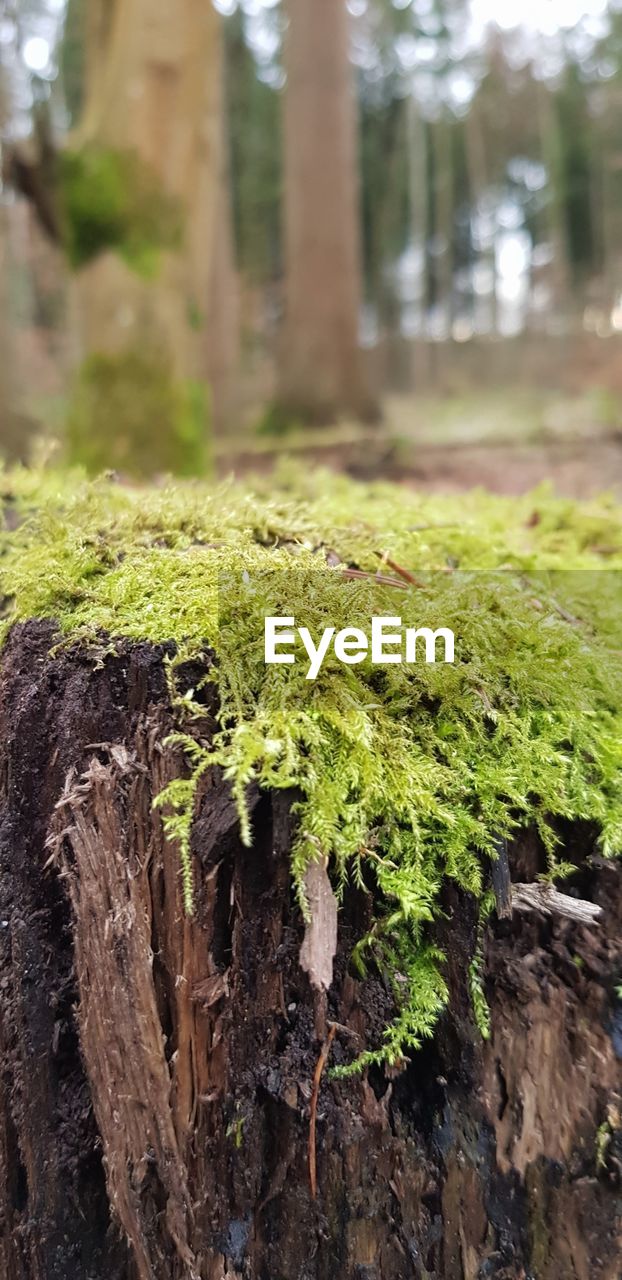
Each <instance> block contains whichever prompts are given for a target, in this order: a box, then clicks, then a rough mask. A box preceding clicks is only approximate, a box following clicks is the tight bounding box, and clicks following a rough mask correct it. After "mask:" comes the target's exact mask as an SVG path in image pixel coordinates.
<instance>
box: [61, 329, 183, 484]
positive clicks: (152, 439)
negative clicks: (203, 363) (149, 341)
mask: <svg viewBox="0 0 622 1280" xmlns="http://www.w3.org/2000/svg"><path fill="white" fill-rule="evenodd" d="M206 441H207V403H206V392H205V389H204V388H203V387H202V386H201V384H199V383H194V382H186V383H182V382H180V381H179V380H176V379H175V378H174V377H173V376H172V374H171V372H170V369H169V367H168V366H167V362H166V360H165V359H163V358H159V357H158V356H157V354H154V353H151V352H148V351H145V352H143V351H139V350H130V351H127V352H125V353H124V354H122V355H103V354H101V355H91V356H89V357H88V358H87V359H86V360H85V361H84V363H83V365H82V368H81V370H80V372H79V374H78V377H77V379H76V384H75V387H74V391H73V395H72V398H71V402H70V406H69V413H68V420H67V448H68V452H69V457H70V459H71V461H72V462H75V463H80V464H82V465H83V466H85V467H86V469H87V471H88V472H89V473H90V474H97V472H100V471H102V470H103V469H104V468H106V467H112V468H115V469H117V470H118V471H120V472H122V473H123V474H124V475H130V476H145V475H157V474H159V473H162V472H165V473H170V474H173V475H198V474H201V473H202V472H204V471H205V469H206V463H207V457H206Z"/></svg>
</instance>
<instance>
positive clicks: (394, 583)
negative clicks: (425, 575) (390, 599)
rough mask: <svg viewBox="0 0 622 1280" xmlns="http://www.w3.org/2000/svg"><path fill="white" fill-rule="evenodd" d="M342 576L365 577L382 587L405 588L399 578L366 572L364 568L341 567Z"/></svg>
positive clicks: (401, 589)
mask: <svg viewBox="0 0 622 1280" xmlns="http://www.w3.org/2000/svg"><path fill="white" fill-rule="evenodd" d="M341 573H342V576H343V577H344V578H367V579H368V580H369V581H370V582H378V583H379V584H380V586H383V587H399V589H400V591H405V590H406V583H405V582H400V580H399V578H388V577H386V575H385V574H382V573H366V572H365V570H364V569H342V570H341Z"/></svg>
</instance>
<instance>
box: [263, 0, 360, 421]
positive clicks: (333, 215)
mask: <svg viewBox="0 0 622 1280" xmlns="http://www.w3.org/2000/svg"><path fill="white" fill-rule="evenodd" d="M285 9H286V15H287V19H288V24H287V31H286V37H285V69H286V74H287V85H286V90H285V118H284V170H285V172H284V188H285V190H284V233H285V326H284V335H283V345H282V354H281V369H280V396H279V399H280V402H281V404H282V405H283V407H284V408H286V409H287V410H289V411H290V412H292V413H295V414H297V415H299V416H300V417H302V418H303V419H305V420H309V421H317V422H323V421H329V420H330V419H331V418H334V416H335V415H336V414H338V413H339V412H340V411H349V412H353V413H355V414H357V415H360V416H363V417H368V416H370V415H371V414H372V413H373V411H374V404H373V400H372V397H371V395H370V392H369V388H368V385H367V381H366V377H365V372H364V367H363V362H362V358H361V351H360V347H359V335H358V327H359V313H360V307H361V292H362V285H361V254H360V218H359V206H358V179H357V170H358V157H357V126H356V108H355V97H354V86H353V76H352V68H351V65H350V58H349V28H348V12H347V7H346V3H345V0H286V5H285Z"/></svg>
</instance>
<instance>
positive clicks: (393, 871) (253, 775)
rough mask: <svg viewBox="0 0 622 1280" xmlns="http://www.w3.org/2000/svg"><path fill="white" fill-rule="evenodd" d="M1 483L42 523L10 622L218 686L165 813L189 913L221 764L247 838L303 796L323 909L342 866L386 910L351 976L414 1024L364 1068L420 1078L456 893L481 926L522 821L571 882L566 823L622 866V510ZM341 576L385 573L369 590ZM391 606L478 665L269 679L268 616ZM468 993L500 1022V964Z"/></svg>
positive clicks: (30, 522) (343, 483)
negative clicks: (194, 669)
mask: <svg viewBox="0 0 622 1280" xmlns="http://www.w3.org/2000/svg"><path fill="white" fill-rule="evenodd" d="M4 490H5V498H6V497H7V496H9V497H11V498H12V504H13V508H14V510H15V508H17V510H18V512H19V513H20V514H21V516H22V518H23V523H22V524H21V526H20V527H19V528H18V529H17V530H16V531H15V532H12V533H8V532H7V533H5V534H4V536H3V540H2V542H3V545H2V561H1V563H2V583H1V590H2V594H3V596H4V598H5V600H7V601H8V602H9V603H8V604H7V605H6V621H5V626H6V627H8V626H9V625H10V624H11V623H12V622H13V621H15V620H17V619H21V618H28V617H53V618H56V619H57V621H58V625H59V628H60V631H61V633H62V634H63V635H65V636H66V637H68V639H71V640H74V641H80V642H81V643H82V644H84V645H87V646H88V644H89V643H93V642H97V641H98V638H99V651H101V633H102V632H104V633H107V634H108V636H112V637H117V636H130V637H136V638H141V639H147V640H152V641H154V642H163V641H165V640H172V641H174V642H175V645H176V647H177V658H176V659H173V661H172V666H171V681H172V688H174V687H175V670H176V665H177V664H178V663H179V662H180V661H182V660H184V659H186V658H189V657H191V658H193V659H195V660H198V661H199V662H203V663H204V664H205V668H204V669H205V671H206V677H208V678H209V679H211V680H214V681H215V682H216V683H217V686H218V695H219V704H220V711H219V727H218V731H217V733H216V735H215V737H213V738H211V739H209V740H208V739H207V738H206V737H205V736H204V734H205V720H204V712H203V711H202V709H201V707H199V706H198V705H197V702H198V698H197V695H196V691H195V692H194V693H193V692H192V691H190V692H189V693H187V694H186V695H185V696H184V698H183V699H180V701H179V704H178V711H179V715H180V732H181V736H178V738H177V741H178V742H180V741H181V742H182V743H183V746H184V748H185V751H186V753H187V758H188V762H189V769H188V773H187V774H186V776H184V777H183V778H179V779H178V780H177V781H176V782H174V783H173V784H172V785H171V786H170V787H169V788H168V790H167V792H166V793H165V794H164V795H163V796H161V797H160V803H161V804H163V805H164V810H165V814H167V815H168V816H167V817H166V825H167V829H168V832H169V834H170V835H171V837H174V838H175V839H177V840H178V841H179V843H180V848H181V851H182V856H183V867H184V890H185V896H186V905H187V908H188V909H189V910H191V909H192V906H193V903H194V899H195V897H198V896H199V895H200V894H201V892H202V887H201V883H200V881H199V882H198V883H197V884H195V885H193V883H192V866H191V860H190V836H191V829H192V820H193V816H194V813H195V811H196V805H197V803H198V798H199V795H200V787H201V779H202V778H203V777H204V776H205V774H206V773H207V771H208V770H209V769H210V768H211V767H212V766H213V765H215V764H217V765H219V766H220V767H222V768H223V769H224V771H225V775H226V777H227V778H228V779H229V780H230V783H231V786H232V788H233V792H234V795H235V797H236V800H237V803H238V807H239V812H240V818H241V824H242V833H243V837H244V839H245V840H246V841H247V842H248V843H251V842H252V829H251V824H250V820H249V815H248V813H247V811H246V806H245V796H246V788H247V786H248V784H249V783H250V782H252V781H253V780H255V781H258V782H259V784H260V785H261V786H262V787H264V788H288V789H289V788H291V787H295V788H296V789H297V791H298V794H299V796H300V800H299V802H298V805H297V816H298V826H297V835H296V838H295V842H294V846H293V849H292V874H293V878H294V882H295V885H296V887H297V889H298V892H299V895H300V899H301V904H302V906H303V909H305V905H306V904H305V902H304V888H303V879H304V874H305V869H306V867H307V866H308V864H309V861H310V860H311V859H313V858H317V857H318V856H320V855H324V854H325V855H328V857H329V859H330V867H331V874H332V877H333V883H334V885H335V888H336V890H337V891H339V890H340V889H342V888H343V886H344V885H345V883H346V882H348V881H352V880H353V881H354V882H355V883H357V884H359V885H360V886H361V887H363V888H364V889H365V890H367V891H368V892H369V893H370V894H371V895H372V897H373V904H374V923H373V926H372V928H371V930H370V931H369V933H368V934H367V935H366V936H365V937H362V938H360V939H359V940H358V943H357V946H356V947H355V952H354V956H353V960H354V962H355V963H356V964H358V965H359V967H361V966H362V967H363V968H365V967H368V966H369V965H370V964H374V965H376V966H378V967H379V969H380V970H381V972H383V973H384V974H385V975H386V979H387V982H388V983H389V984H390V986H391V988H392V990H393V992H394V995H395V1000H396V1005H397V1010H398V1012H397V1015H396V1018H395V1020H394V1022H393V1023H392V1025H391V1026H390V1027H388V1028H387V1031H386V1035H385V1039H384V1042H383V1043H382V1044H381V1045H380V1046H373V1047H371V1048H370V1050H369V1051H368V1052H366V1053H365V1054H363V1056H362V1057H361V1058H359V1060H358V1064H357V1065H358V1066H361V1065H363V1064H365V1063H370V1062H375V1061H389V1062H394V1063H396V1062H399V1061H400V1060H401V1059H402V1057H403V1056H404V1054H405V1053H407V1052H408V1050H409V1049H411V1048H413V1047H416V1046H417V1045H418V1044H420V1042H421V1039H422V1037H424V1036H426V1035H429V1034H431V1032H432V1031H433V1029H434V1026H435V1024H436V1021H437V1019H438V1016H439V1013H440V1011H441V1009H442V1008H443V1005H444V1003H445V1001H446V999H447V988H446V984H445V980H444V976H443V958H442V956H441V955H440V954H439V952H438V950H437V949H436V946H435V942H434V936H433V928H434V921H435V919H436V918H437V917H438V914H439V910H440V900H441V891H442V886H443V884H444V882H446V881H447V880H448V879H450V880H453V881H455V882H457V883H458V884H459V885H461V886H462V887H463V888H464V889H465V890H466V891H467V892H469V893H470V894H472V895H473V896H474V897H475V898H476V899H478V900H479V901H480V903H481V910H482V919H484V918H485V914H486V911H487V909H488V905H489V899H488V897H487V892H488V871H489V866H490V861H491V859H492V858H493V857H494V856H495V848H496V847H497V844H498V841H499V839H500V838H503V837H506V836H510V835H511V834H512V832H514V831H516V830H517V828H519V827H521V826H524V825H525V824H529V823H531V824H535V825H536V827H537V829H538V831H539V833H540V837H541V840H542V842H543V847H544V849H545V850H546V853H547V857H548V867H549V875H550V876H556V875H563V874H565V873H567V871H568V868H567V867H565V866H564V864H563V862H560V856H561V855H560V849H559V845H558V836H557V821H558V820H559V819H560V818H565V819H584V820H587V821H590V822H592V823H593V824H594V825H595V827H596V828H597V830H598V832H599V844H600V849H601V852H602V853H603V854H605V855H607V856H610V855H614V854H617V853H618V852H619V851H620V848H621V846H622V644H621V643H620V616H621V611H620V571H622V512H621V511H620V508H619V507H617V506H615V505H614V504H613V503H612V502H609V501H607V500H602V501H600V502H593V503H589V504H583V505H577V504H575V503H573V502H570V501H566V500H563V499H557V498H553V497H551V496H550V494H548V493H545V492H540V493H535V494H532V495H529V496H527V497H524V498H517V499H510V498H500V497H494V496H489V495H486V494H483V493H476V494H471V495H463V496H453V497H447V498H444V497H438V496H432V497H431V496H421V495H418V494H415V493H412V492H410V491H408V490H406V489H400V488H398V487H394V486H391V485H385V484H383V485H372V486H364V485H357V484H355V483H354V482H351V481H348V480H344V479H335V478H332V477H329V476H326V475H314V474H308V475H300V474H296V475H295V476H292V475H287V474H283V475H282V476H281V478H280V481H279V482H278V484H277V485H276V486H275V484H274V481H273V479H271V481H270V488H269V489H266V490H265V491H264V490H263V489H262V485H261V483H258V485H257V487H256V489H255V491H253V490H251V489H248V488H246V487H243V486H238V485H235V484H233V483H229V484H225V485H221V486H220V487H218V488H213V489H212V488H207V487H205V486H202V485H192V484H188V485H179V486H176V487H169V488H162V489H158V490H157V491H156V490H145V489H137V490H132V489H129V488H125V487H121V486H119V485H114V484H111V483H109V482H106V481H101V482H98V483H96V484H93V485H88V484H84V483H82V482H81V481H80V479H79V478H78V477H77V476H74V477H73V478H68V479H63V478H61V477H55V476H53V475H47V476H46V475H44V476H43V477H39V478H36V477H33V476H32V475H30V474H28V473H18V474H13V475H9V476H7V477H5V480H4ZM389 560H390V561H392V562H393V564H397V565H399V566H402V567H404V568H406V569H407V570H408V571H410V572H411V573H413V574H414V575H416V578H417V583H416V584H408V583H406V582H404V588H403V589H400V588H399V587H398V586H395V585H390V584H389V585H386V584H385V585H384V586H383V585H382V584H379V583H378V582H377V581H376V580H375V575H376V574H377V571H378V569H379V567H382V568H383V572H384V574H385V575H388V576H389V577H390V576H391V573H393V575H394V574H395V570H391V566H390V565H389ZM344 566H350V567H356V568H357V569H359V570H361V571H364V572H366V573H367V574H369V575H370V576H369V577H364V578H361V579H357V580H355V581H351V580H349V579H346V578H344V573H343V567H344ZM604 566H606V568H605V567H604ZM570 570H572V572H570ZM397 580H398V581H399V580H401V581H403V579H399V575H398V579H397ZM379 606H381V612H383V613H390V614H398V615H401V617H402V618H403V620H404V622H412V621H415V622H417V623H418V625H422V624H423V623H425V624H427V625H445V626H450V627H453V628H454V629H455V632H456V646H457V661H456V664H455V665H454V666H441V665H439V666H426V665H423V664H422V665H417V666H414V667H412V666H410V667H408V666H403V665H402V666H387V667H386V668H381V669H380V668H377V667H373V666H372V665H371V664H370V663H369V662H367V661H365V662H363V663H361V664H360V665H359V666H356V667H344V666H342V665H341V664H339V663H338V662H337V661H336V659H334V658H333V659H331V660H327V662H326V663H325V665H324V667H323V668H322V671H321V673H320V675H319V677H318V679H317V680H316V681H315V682H307V681H306V680H305V672H306V666H305V665H304V664H302V663H299V664H297V665H296V666H294V667H288V668H284V667H278V666H276V667H275V666H266V665H265V664H264V662H263V617H264V613H265V612H266V610H267V611H269V612H272V611H273V610H274V611H276V609H277V608H278V609H280V610H282V611H283V612H285V613H288V614H292V615H294V616H295V617H296V618H297V619H298V621H299V623H304V625H307V626H309V627H310V629H311V631H312V633H316V632H317V631H318V630H320V629H322V628H323V627H324V626H325V625H327V624H328V622H330V624H331V625H334V626H336V627H340V626H345V625H355V624H356V622H357V620H361V621H362V620H364V619H366V620H367V623H368V620H369V617H370V615H371V614H372V613H378V611H379ZM210 653H213V654H215V657H216V667H215V668H214V667H212V668H209V666H208V661H207V658H208V654H210ZM480 950H481V935H480ZM471 990H472V993H473V996H474V999H475V1004H476V1015H477V1019H478V1022H479V1024H480V1026H481V1027H482V1029H483V1030H485V1028H486V1015H485V1001H484V997H483V988H482V978H481V961H480V960H478V959H477V958H476V961H475V964H474V966H473V969H472V973H471Z"/></svg>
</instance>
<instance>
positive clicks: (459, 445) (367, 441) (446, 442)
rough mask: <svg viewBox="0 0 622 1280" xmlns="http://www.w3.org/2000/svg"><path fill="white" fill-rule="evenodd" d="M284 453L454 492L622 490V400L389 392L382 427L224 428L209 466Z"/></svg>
mask: <svg viewBox="0 0 622 1280" xmlns="http://www.w3.org/2000/svg"><path fill="white" fill-rule="evenodd" d="M284 456H286V457H292V458H293V459H295V460H297V461H298V462H302V461H305V462H307V461H308V462H311V463H317V464H320V465H325V466H329V467H331V468H334V469H336V470H344V471H346V472H347V473H348V474H350V475H354V476H359V477H361V478H364V479H370V480H371V479H390V480H393V481H397V482H399V483H406V484H412V485H413V486H415V487H419V488H425V489H431V490H445V491H454V492H455V491H458V490H461V489H470V488H473V487H475V486H483V487H485V488H487V489H490V490H492V491H493V492H496V493H507V494H519V493H524V492H526V491H528V490H529V489H533V488H535V487H536V486H538V485H540V484H542V483H543V482H544V481H545V482H547V483H549V484H550V485H551V486H552V488H553V489H554V490H556V491H557V492H558V493H560V494H563V495H567V496H568V497H574V498H581V497H589V496H591V495H593V494H595V493H602V492H611V493H613V494H615V495H616V497H618V498H620V497H622V399H621V398H619V397H618V396H617V394H614V393H612V392H609V391H607V392H605V391H598V390H590V391H587V392H585V393H584V394H579V395H565V394H561V393H556V392H542V391H533V392H527V391H524V390H521V389H517V388H515V387H512V388H508V389H507V390H506V391H494V392H482V393H471V392H470V393H466V394H464V395H461V396H449V397H447V396H444V397H442V398H441V397H433V396H414V395H393V396H390V397H388V398H387V400H386V401H385V404H384V419H383V422H382V424H381V425H380V426H373V427H365V426H363V425H361V424H359V423H356V422H348V421H344V422H342V423H340V424H339V425H337V426H334V427H322V428H313V429H309V428H307V429H306V430H302V429H301V430H292V431H290V432H288V433H286V434H283V435H270V434H267V433H266V434H259V435H258V434H257V433H256V431H253V432H251V431H250V430H249V433H248V436H247V435H245V434H241V435H239V436H234V437H231V436H229V437H227V438H226V439H221V440H217V441H216V444H215V461H216V469H217V472H218V473H219V474H221V475H226V474H227V473H228V472H230V471H232V470H233V471H235V472H236V473H244V472H247V471H257V470H260V471H269V470H271V469H272V467H273V466H274V465H275V464H276V463H277V462H278V461H280V460H281V459H282V458H283V457H284Z"/></svg>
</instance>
